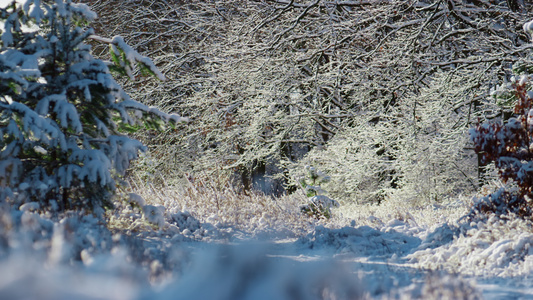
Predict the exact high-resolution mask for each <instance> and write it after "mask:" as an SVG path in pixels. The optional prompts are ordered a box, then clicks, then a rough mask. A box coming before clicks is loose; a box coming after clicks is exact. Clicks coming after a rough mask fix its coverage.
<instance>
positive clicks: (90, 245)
mask: <svg viewBox="0 0 533 300" xmlns="http://www.w3.org/2000/svg"><path fill="white" fill-rule="evenodd" d="M194 192H196V191H192V192H191V191H189V193H188V194H183V195H182V197H181V198H180V201H175V202H173V201H172V200H169V198H168V197H169V196H170V195H169V194H168V193H167V194H165V192H161V191H160V193H161V194H160V195H155V196H153V197H152V199H151V200H150V201H148V200H147V202H148V203H150V205H151V206H150V207H148V208H146V209H145V210H144V214H145V215H144V216H143V210H141V209H138V208H131V207H129V208H128V207H122V208H119V209H117V210H116V211H115V212H113V213H112V214H111V216H109V215H108V220H109V221H108V223H107V225H104V224H103V223H102V221H101V220H99V219H97V218H95V217H92V216H78V215H75V214H66V215H60V214H56V215H54V214H39V213H37V212H35V211H32V210H33V209H34V207H32V206H31V205H28V206H26V207H24V211H15V210H10V209H8V208H3V209H2V210H1V213H0V270H2V272H0V299H361V298H363V299H364V298H366V299H416V298H420V299H483V298H484V299H530V298H533V282H531V274H533V273H532V271H533V250H531V245H532V244H533V233H532V228H531V224H530V223H528V222H525V221H520V220H518V219H517V218H510V219H509V220H501V219H497V218H495V217H489V218H488V219H486V220H484V221H471V220H468V219H467V218H464V217H462V216H465V215H466V213H467V212H468V209H469V204H468V203H469V201H467V200H465V201H455V202H450V203H446V204H441V205H430V206H427V207H422V208H413V207H409V206H405V205H404V206H402V205H401V203H394V202H392V201H391V202H389V203H385V204H384V205H381V206H368V205H366V206H363V205H344V206H341V207H340V208H338V209H336V210H335V211H334V212H333V213H334V216H333V217H332V218H331V219H330V220H328V221H315V220H311V219H308V218H307V217H302V216H301V215H299V213H298V210H297V207H298V206H297V205H294V206H293V204H294V203H293V202H291V201H293V200H290V198H286V199H278V200H273V199H271V198H268V197H264V196H256V197H249V198H247V199H244V200H248V202H247V204H241V205H240V206H237V207H233V208H232V209H235V210H240V211H239V212H231V213H223V212H222V211H220V212H221V213H220V214H209V213H207V211H208V210H209V209H212V210H213V211H216V208H215V207H212V208H205V207H204V211H201V209H200V208H199V207H200V206H198V208H197V209H196V211H197V212H195V210H194V209H191V210H190V212H186V211H184V210H183V206H184V205H187V204H188V205H191V204H192V203H188V202H187V201H188V200H187V197H191V198H190V199H189V200H191V201H192V197H194ZM152 195H153V194H152ZM211 196H213V194H210V195H207V196H206V198H205V199H207V198H211ZM218 196H219V197H220V198H219V199H211V200H212V201H213V206H216V202H217V201H218V205H219V209H220V208H221V207H226V208H227V207H229V204H228V203H229V202H230V201H231V200H235V199H229V198H230V196H231V194H222V195H218ZM145 197H146V195H145ZM133 199H134V200H137V201H141V200H139V199H138V198H136V197H133ZM165 199H166V200H165ZM173 199H177V198H173ZM195 199H196V200H197V201H199V200H198V199H200V200H202V199H201V198H198V196H196V198H195ZM205 199H204V200H205ZM165 201H166V203H165ZM206 201H207V200H206ZM224 201H228V202H224ZM276 201H277V203H274V202H276ZM294 201H297V200H294ZM269 202H270V203H269ZM173 203H174V204H173ZM141 204H142V201H141ZM198 205H200V204H198ZM204 205H205V203H204ZM291 207H294V208H291ZM258 211H262V212H263V213H262V214H261V213H258ZM51 220H56V221H51ZM150 221H151V223H150ZM108 228H109V229H108Z"/></svg>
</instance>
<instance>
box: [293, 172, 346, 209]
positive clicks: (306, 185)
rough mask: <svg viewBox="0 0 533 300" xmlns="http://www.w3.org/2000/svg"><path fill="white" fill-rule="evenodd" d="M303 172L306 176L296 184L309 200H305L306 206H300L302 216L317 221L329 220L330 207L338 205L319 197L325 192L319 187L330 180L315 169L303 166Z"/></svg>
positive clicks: (331, 200) (322, 196) (327, 198)
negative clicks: (313, 218) (304, 215)
mask: <svg viewBox="0 0 533 300" xmlns="http://www.w3.org/2000/svg"><path fill="white" fill-rule="evenodd" d="M305 171H306V174H305V175H304V176H302V177H300V178H299V179H298V183H299V184H300V187H301V188H302V189H303V190H304V192H305V194H306V196H307V197H308V198H309V199H307V203H306V204H304V205H301V206H300V210H301V211H302V212H303V213H304V214H306V215H308V216H311V217H315V218H317V219H320V218H326V219H329V218H330V217H331V207H333V206H339V203H338V202H337V201H335V200H333V199H331V198H329V197H327V196H324V195H321V193H324V192H325V191H324V190H323V189H322V188H321V187H320V185H321V184H324V183H327V182H329V181H330V180H331V178H330V177H329V176H327V175H326V174H324V173H322V172H321V171H319V170H317V169H316V168H315V167H311V166H305Z"/></svg>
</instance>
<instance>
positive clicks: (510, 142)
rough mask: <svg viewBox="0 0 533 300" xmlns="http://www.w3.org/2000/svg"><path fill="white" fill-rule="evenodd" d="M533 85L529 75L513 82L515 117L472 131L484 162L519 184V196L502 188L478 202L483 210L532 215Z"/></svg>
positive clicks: (506, 178) (484, 125)
mask: <svg viewBox="0 0 533 300" xmlns="http://www.w3.org/2000/svg"><path fill="white" fill-rule="evenodd" d="M529 85H530V82H529V77H528V76H526V75H522V76H521V77H520V78H519V80H518V81H516V82H515V83H513V84H511V86H510V87H511V92H512V94H514V96H515V97H516V104H515V107H514V110H513V113H514V115H513V117H511V118H510V119H509V120H507V121H506V122H503V121H500V122H493V123H483V124H479V125H477V126H476V127H475V128H473V129H471V130H470V136H471V139H472V141H473V142H474V146H475V151H476V152H477V153H478V154H479V155H481V158H482V163H484V164H486V163H489V162H494V163H495V166H496V168H497V169H498V171H499V175H500V177H501V179H502V181H503V182H504V183H507V182H509V181H510V180H512V181H514V182H515V183H516V185H517V186H518V191H517V192H516V195H510V194H509V191H507V192H506V193H503V194H502V193H501V191H500V193H494V194H492V195H489V196H488V197H487V199H484V201H480V202H478V205H477V206H478V207H477V208H478V210H480V211H483V212H489V211H492V212H500V213H507V212H512V213H516V214H518V215H520V216H524V217H526V216H528V217H529V216H531V215H532V210H531V204H532V203H530V201H531V200H532V199H533V191H532V187H533V143H532V141H533V93H532V92H528V91H527V87H528V86H529ZM504 195H505V197H504ZM500 198H502V199H500ZM503 198H505V199H507V200H510V199H512V201H505V199H503ZM489 199H490V201H487V200H489ZM502 205H503V206H502Z"/></svg>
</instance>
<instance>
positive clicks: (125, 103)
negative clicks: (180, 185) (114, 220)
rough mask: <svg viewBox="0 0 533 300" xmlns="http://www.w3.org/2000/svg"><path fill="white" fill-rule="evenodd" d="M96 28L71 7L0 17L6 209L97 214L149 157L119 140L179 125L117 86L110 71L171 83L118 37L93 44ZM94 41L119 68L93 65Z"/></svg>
mask: <svg viewBox="0 0 533 300" xmlns="http://www.w3.org/2000/svg"><path fill="white" fill-rule="evenodd" d="M95 18H96V14H95V13H94V12H93V11H91V10H90V9H89V8H88V6H86V5H85V4H76V3H72V1H70V0H56V1H40V0H26V1H13V2H12V3H11V4H9V5H4V6H3V7H1V8H0V37H1V44H0V79H1V80H0V201H8V202H9V203H11V204H12V205H20V204H22V203H24V202H30V201H34V202H38V203H40V204H41V207H51V208H56V209H57V208H59V209H72V208H78V209H81V208H88V209H89V210H92V211H94V212H97V213H98V212H101V211H102V210H101V209H102V207H105V206H108V205H111V202H110V199H111V197H112V196H113V194H114V191H115V189H116V184H117V183H116V179H117V178H118V177H119V176H121V175H123V174H124V172H125V171H126V169H127V168H128V167H129V165H130V161H131V160H133V159H135V158H137V155H138V152H139V151H143V150H144V149H145V147H144V146H143V145H142V144H141V142H139V141H137V140H135V139H131V138H129V137H127V136H126V135H124V134H122V133H121V132H125V131H128V130H131V129H135V127H138V126H140V125H142V124H146V125H148V126H154V125H156V124H158V122H159V121H158V120H161V121H167V122H168V121H170V122H177V121H180V117H179V116H177V115H169V114H166V113H163V112H161V111H159V110H158V109H156V108H153V107H148V106H145V105H143V104H141V103H139V102H136V101H134V100H132V99H131V98H130V97H129V96H128V95H127V94H126V93H125V92H124V91H123V89H122V88H121V86H119V85H118V84H117V82H116V81H115V80H114V78H113V77H112V75H111V73H110V68H111V69H113V70H115V71H119V73H123V74H127V75H129V76H130V77H132V78H133V77H134V75H135V74H136V73H135V72H136V71H135V69H136V66H139V69H140V71H141V73H149V74H154V75H156V76H157V77H158V78H160V79H161V80H164V79H165V78H164V76H163V74H162V73H161V72H160V71H158V69H157V68H156V67H155V65H154V64H153V63H152V62H151V61H150V60H149V59H148V58H146V57H143V56H141V55H139V54H138V53H137V52H136V51H134V50H133V49H132V48H131V47H129V46H128V45H127V44H126V43H125V42H124V40H123V39H122V38H121V37H120V36H116V37H114V38H112V39H106V38H102V37H98V36H94V35H93V34H94V30H93V29H91V28H85V25H86V24H87V23H88V21H91V20H93V19H95ZM88 39H91V40H92V41H96V42H100V43H105V44H109V46H110V48H111V53H112V59H113V62H114V64H113V63H111V62H109V63H108V62H104V61H102V60H99V59H95V58H94V57H93V56H92V54H91V47H90V46H89V45H88V44H87V43H86V42H87V40H88Z"/></svg>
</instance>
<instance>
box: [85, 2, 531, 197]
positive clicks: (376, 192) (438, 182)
mask: <svg viewBox="0 0 533 300" xmlns="http://www.w3.org/2000/svg"><path fill="white" fill-rule="evenodd" d="M86 2H87V3H88V4H90V5H91V6H92V7H93V9H95V10H96V12H97V13H98V14H99V16H100V19H99V22H100V23H99V24H98V25H97V26H96V29H97V31H98V30H100V31H105V32H106V33H107V34H108V35H113V34H120V35H123V36H125V39H126V41H127V42H128V43H130V44H132V46H133V47H134V48H135V49H138V50H139V51H140V52H141V53H143V54H144V55H147V56H149V57H152V58H154V61H155V63H156V64H157V65H158V67H159V68H160V69H161V70H162V71H163V72H164V73H165V75H166V76H167V78H168V79H169V80H168V81H167V82H165V83H157V82H155V81H141V82H140V83H136V84H137V85H136V86H133V85H130V87H129V88H130V91H131V93H134V94H135V97H136V98H137V99H140V100H141V101H143V102H144V103H145V104H157V105H159V106H163V107H165V108H166V109H167V110H169V111H179V112H180V113H181V114H183V115H187V116H189V117H191V119H192V120H193V121H192V123H191V124H188V126H187V128H183V129H178V130H179V132H180V134H174V132H173V131H168V132H166V133H164V134H162V135H160V134H158V135H154V134H151V133H150V132H146V133H142V135H143V136H142V138H144V139H150V140H151V141H152V143H153V142H154V141H155V142H156V145H155V146H153V147H152V155H153V156H155V157H157V158H158V162H159V165H158V166H156V167H155V168H156V169H158V170H160V171H163V173H165V174H175V175H179V174H181V173H189V174H192V176H203V175H207V176H214V175H215V174H216V176H217V177H219V178H221V179H220V180H221V181H224V178H225V179H231V180H233V181H234V183H235V184H238V185H241V184H242V185H244V186H245V188H250V187H251V185H252V183H251V181H252V180H253V178H254V174H256V173H258V172H264V173H266V174H269V175H275V176H277V177H279V178H285V179H287V178H294V176H293V175H294V174H293V173H294V172H296V171H299V170H301V165H302V164H310V163H311V164H316V165H317V167H318V168H320V169H322V170H324V171H326V172H328V173H329V174H330V175H331V176H332V179H333V180H332V182H333V184H332V187H328V190H330V191H331V192H332V193H333V196H334V197H339V199H345V200H357V201H379V200H381V199H383V198H384V197H385V196H386V195H388V194H390V193H391V192H393V193H400V194H402V195H403V196H404V197H407V198H413V199H420V200H439V199H442V197H444V196H445V195H453V194H456V193H461V192H465V191H466V190H470V189H474V188H476V187H477V186H478V185H479V184H480V182H479V178H478V177H479V173H480V170H481V169H479V170H478V167H479V166H478V159H477V156H476V155H475V153H474V152H473V151H472V146H471V145H470V144H469V140H468V136H467V130H468V128H469V127H471V126H472V125H473V124H474V123H476V122H477V120H478V118H481V119H484V118H496V117H500V116H501V115H502V113H503V111H504V110H505V108H504V107H502V106H498V105H497V103H496V102H495V101H493V100H491V99H492V98H490V97H488V95H489V93H490V89H491V87H492V86H495V85H496V84H498V83H499V82H501V81H502V80H506V78H507V77H508V76H509V74H510V72H509V70H508V69H509V68H510V65H511V64H512V63H514V62H516V61H518V60H519V59H520V58H522V57H524V55H525V53H527V52H528V50H529V49H530V48H532V46H531V45H530V44H527V42H528V40H527V38H526V36H525V34H524V33H523V31H522V30H521V27H522V24H524V22H525V21H526V17H527V16H526V12H527V11H528V10H530V7H528V6H526V5H525V4H524V3H523V2H521V1H511V0H510V1H485V0H474V1H454V0H427V1H419V0H405V1H380V0H369V1H348V0H344V1H326V0H311V1H291V0H272V1H269V0H263V1H259V0H258V1H252V0H246V1H245V0H241V1H226V0H222V1H199V0H198V1H196V0H192V1H164V0H143V1H140V0H139V1H128V2H124V1H115V0H111V1H86ZM96 50H97V52H98V51H101V52H102V53H105V51H103V49H101V50H100V49H99V48H98V47H96ZM183 132H186V134H183ZM309 151H311V152H309ZM254 170H255V171H254ZM293 170H295V171H293ZM481 173H482V170H481ZM222 177H224V178H222ZM211 178H214V177H211ZM256 181H257V180H256ZM279 182H281V183H283V182H288V181H279ZM270 183H275V182H274V181H272V182H270ZM270 183H268V182H267V184H266V185H270ZM273 189H277V188H276V187H274V188H273Z"/></svg>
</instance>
